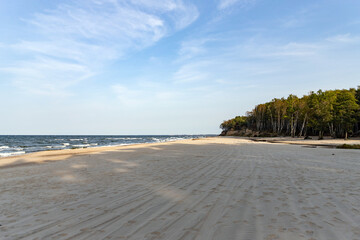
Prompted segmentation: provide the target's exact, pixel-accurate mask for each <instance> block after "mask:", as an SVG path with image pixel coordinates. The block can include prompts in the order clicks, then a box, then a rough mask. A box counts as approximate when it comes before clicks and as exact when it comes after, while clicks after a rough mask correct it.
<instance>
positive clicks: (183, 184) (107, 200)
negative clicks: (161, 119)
mask: <svg viewBox="0 0 360 240" xmlns="http://www.w3.org/2000/svg"><path fill="white" fill-rule="evenodd" d="M324 141H328V142H329V141H330V144H331V140H324ZM340 141H342V140H340ZM314 142H315V143H318V142H317V141H314ZM328 142H326V143H324V145H328ZM359 142H360V141H359V140H357V141H354V143H352V144H359ZM307 143H309V144H310V141H308V142H307ZM310 145H311V144H310ZM313 146H314V145H313ZM0 225H1V226H0V239H4V240H10V239H11V240H13V239H95V240H98V239H136V240H138V239H167V240H177V239H202V240H208V239H218V240H227V239H250V240H253V239H259V240H260V239H266V240H276V239H286V240H291V239H304V240H314V239H317V240H318V239H324V240H325V239H326V240H331V239H349V240H356V239H360V150H347V149H334V148H325V147H316V148H315V147H309V146H304V145H293V144H292V145H289V144H283V143H279V144H275V143H268V142H254V141H250V140H248V139H241V138H232V137H214V138H204V139H199V140H182V141H177V142H168V143H153V144H139V145H132V146H122V147H99V148H90V149H77V150H60V151H47V152H38V153H32V154H27V155H22V156H16V157H9V158H1V159H0Z"/></svg>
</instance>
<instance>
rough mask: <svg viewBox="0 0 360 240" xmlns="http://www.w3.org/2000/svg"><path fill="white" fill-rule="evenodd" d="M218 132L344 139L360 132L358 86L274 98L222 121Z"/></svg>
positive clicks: (359, 87)
mask: <svg viewBox="0 0 360 240" xmlns="http://www.w3.org/2000/svg"><path fill="white" fill-rule="evenodd" d="M220 128H221V129H222V130H223V132H222V134H221V135H240V136H263V137H267V136H269V137H270V136H271V137H273V136H291V137H304V138H309V136H318V139H323V138H324V136H330V137H333V138H345V139H347V138H348V137H351V136H359V135H360V86H358V88H357V89H355V88H350V89H343V90H327V91H322V90H319V91H317V92H310V93H309V94H308V95H304V96H303V97H301V98H299V97H297V96H295V95H292V94H291V95H289V96H288V97H287V98H280V99H279V98H274V99H273V100H272V101H270V102H267V103H262V104H259V105H257V106H255V108H254V109H253V110H252V111H249V112H247V113H246V116H237V117H235V118H233V119H229V120H226V121H224V122H223V123H222V124H221V125H220Z"/></svg>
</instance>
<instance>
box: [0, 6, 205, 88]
mask: <svg viewBox="0 0 360 240" xmlns="http://www.w3.org/2000/svg"><path fill="white" fill-rule="evenodd" d="M197 17H198V11H197V9H196V7H195V6H194V5H192V4H185V3H184V2H183V1H181V0H165V1H161V2H159V1H154V0H148V1H145V0H136V1H135V0H129V1H122V0H101V1H100V0H86V1H85V0H79V1H75V2H72V3H69V4H60V5H58V6H57V8H55V9H50V10H47V11H44V12H42V13H36V14H34V15H33V18H31V19H26V20H24V21H26V22H27V23H29V24H30V26H32V27H33V28H34V33H36V34H37V35H36V39H41V40H31V39H27V40H25V39H24V40H23V41H20V42H18V43H16V44H13V45H12V46H11V48H12V49H14V51H17V52H18V53H23V54H24V56H27V58H26V59H27V60H23V61H21V62H14V63H12V64H9V65H8V66H6V67H5V66H4V67H1V69H2V70H5V71H7V72H10V73H12V74H13V76H14V82H15V83H16V85H17V86H21V87H22V88H23V89H27V88H28V87H29V86H32V85H35V84H34V83H36V85H37V88H38V89H39V91H38V92H39V93H49V94H53V93H54V92H57V91H62V90H64V89H65V88H67V87H68V86H71V85H73V84H76V83H78V82H80V81H82V80H85V79H87V78H89V77H90V76H93V75H94V74H96V73H97V72H99V71H100V70H101V68H102V67H103V66H104V65H105V64H106V63H107V62H108V61H112V60H115V59H118V58H121V57H123V56H124V55H126V54H127V53H129V52H131V51H137V50H141V49H143V48H146V47H149V46H151V45H153V44H154V43H156V42H157V41H158V40H159V39H161V38H163V37H166V36H168V35H170V34H172V33H173V32H175V31H178V30H180V29H183V28H185V27H187V26H188V25H189V24H191V23H192V22H193V21H195V20H196V18H197ZM34 38H35V37H34ZM1 69H0V70H1ZM30 90H31V91H32V92H33V90H34V89H33V87H32V88H31V89H30Z"/></svg>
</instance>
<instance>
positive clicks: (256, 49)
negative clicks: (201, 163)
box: [0, 0, 360, 134]
mask: <svg viewBox="0 0 360 240" xmlns="http://www.w3.org/2000/svg"><path fill="white" fill-rule="evenodd" d="M359 12H360V2H359V1H357V0H326V1H325V0H324V1H314V0H311V1H310V0H303V1H288V0H286V1H285V0H283V1H282V0H279V1H270V0H206V1H205V0H198V1H186V0H163V1H156V0H127V1H125V0H72V1H66V0H63V1H60V0H52V1H45V0H31V1H29V0H17V1H10V0H0V53H1V54H0V107H1V120H0V134H197V133H219V132H220V129H219V125H220V123H221V122H222V121H223V120H225V119H229V118H232V117H234V116H236V115H243V114H245V113H246V111H249V110H251V109H252V108H253V107H254V106H255V105H256V104H259V103H263V102H265V101H270V100H271V99H272V98H275V97H278V98H280V97H286V96H287V95H288V94H290V93H293V94H296V95H298V96H302V95H304V94H307V93H308V92H309V91H311V90H315V91H316V90H318V89H323V90H326V89H335V88H340V89H342V88H350V87H356V86H357V85H360V80H359V79H360V61H359V60H360V14H359Z"/></svg>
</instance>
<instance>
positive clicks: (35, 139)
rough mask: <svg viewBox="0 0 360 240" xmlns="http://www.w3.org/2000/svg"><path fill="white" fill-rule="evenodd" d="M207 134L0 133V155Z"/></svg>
mask: <svg viewBox="0 0 360 240" xmlns="http://www.w3.org/2000/svg"><path fill="white" fill-rule="evenodd" d="M208 136H214V135H103V136H101V135H0V157H9V156H16V155H21V154H26V153H32V152H39V151H49V150H60V149H76V148H91V147H100V146H123V145H131V144H139V143H160V142H169V141H176V140H182V139H192V138H204V137H208Z"/></svg>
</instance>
